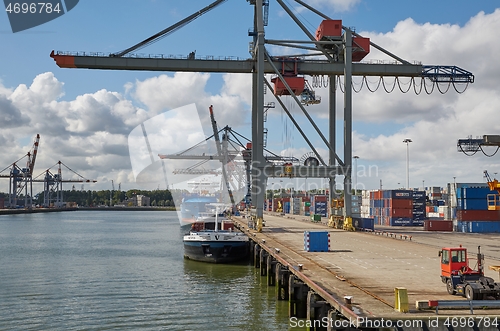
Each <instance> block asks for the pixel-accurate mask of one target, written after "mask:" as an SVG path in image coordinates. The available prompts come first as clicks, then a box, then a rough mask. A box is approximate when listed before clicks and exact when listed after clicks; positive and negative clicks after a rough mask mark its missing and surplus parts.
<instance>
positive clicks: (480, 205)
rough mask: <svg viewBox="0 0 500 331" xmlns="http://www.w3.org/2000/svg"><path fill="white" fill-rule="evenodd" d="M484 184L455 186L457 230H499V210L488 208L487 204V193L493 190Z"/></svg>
mask: <svg viewBox="0 0 500 331" xmlns="http://www.w3.org/2000/svg"><path fill="white" fill-rule="evenodd" d="M485 186H486V184H484V186H483V185H481V186H472V184H471V185H465V184H460V186H459V187H457V190H456V195H457V211H456V215H457V228H456V230H457V231H458V232H472V233H491V232H495V233H496V232H500V211H498V210H488V204H487V195H488V194H492V193H494V192H492V191H490V189H489V188H488V187H485Z"/></svg>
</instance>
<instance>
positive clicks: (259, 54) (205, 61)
mask: <svg viewBox="0 0 500 331" xmlns="http://www.w3.org/2000/svg"><path fill="white" fill-rule="evenodd" d="M247 1H248V2H249V3H250V5H252V6H254V26H253V29H252V30H251V31H249V36H250V37H251V38H252V44H251V45H252V46H251V54H252V58H251V59H232V58H213V57H211V58H196V57H194V56H188V57H187V58H174V57H171V58H169V57H164V56H149V57H137V56H134V55H129V56H122V57H113V56H109V54H104V53H65V52H55V51H52V53H51V57H52V58H53V59H54V60H55V61H56V64H57V65H58V66H59V67H61V68H87V69H107V70H109V69H111V70H149V71H188V72H225V73H249V74H251V75H252V151H251V184H252V185H251V189H252V204H253V206H254V207H255V216H256V220H257V223H258V224H259V223H260V224H262V221H263V205H264V197H265V196H264V195H265V191H266V190H265V188H266V182H267V178H268V177H281V176H287V177H308V178H310V177H323V178H328V179H330V184H329V192H330V198H331V199H333V198H334V196H333V192H334V187H335V177H336V176H337V175H341V176H343V177H344V179H343V187H344V192H345V205H346V206H351V194H350V192H351V171H352V140H351V137H352V90H351V88H345V89H344V97H343V98H344V110H343V121H344V132H343V147H344V148H343V150H344V154H343V157H342V158H341V157H340V156H339V155H338V154H337V152H336V146H337V141H336V138H335V136H336V132H335V127H336V126H335V124H336V112H337V111H336V108H335V107H336V106H335V101H336V89H335V87H336V77H337V76H343V81H344V84H343V85H344V86H346V87H351V86H352V76H363V77H365V76H380V77H385V76H392V77H414V78H415V77H420V78H423V79H429V80H431V81H432V82H433V83H435V84H438V83H443V82H445V83H449V84H453V85H454V86H455V84H463V83H466V84H469V83H472V82H474V76H473V75H472V74H471V73H470V72H468V71H466V70H463V69H460V68H457V67H455V66H423V65H421V64H411V63H410V62H408V61H406V60H404V59H402V58H400V57H398V56H396V55H394V54H392V53H390V52H389V51H387V50H385V49H383V48H382V47H380V46H379V45H377V44H375V43H373V42H372V41H370V46H371V47H373V48H376V49H378V50H380V51H381V52H383V53H384V54H386V55H387V56H389V57H390V58H391V59H392V60H393V61H392V63H361V62H356V63H353V61H352V54H353V49H356V48H357V47H358V46H357V45H353V37H356V38H357V37H361V36H360V35H359V34H357V33H355V32H354V31H352V30H351V29H349V28H347V27H345V26H342V30H343V34H342V36H340V37H339V38H337V39H335V40H333V39H332V40H327V41H322V40H316V38H315V36H314V35H313V33H311V32H310V31H308V29H307V28H306V27H305V26H304V24H303V23H302V22H301V21H300V20H299V19H298V17H297V16H296V15H295V14H294V12H293V11H292V10H291V9H290V8H289V7H288V6H287V5H286V4H285V3H284V1H282V0H276V2H277V3H278V4H279V5H280V6H281V7H282V9H283V10H284V11H285V12H286V13H287V14H288V16H290V18H291V19H292V20H293V21H294V22H295V23H296V24H297V26H299V27H300V28H301V30H302V31H303V32H304V34H305V35H306V37H307V40H304V41H301V40H299V41H296V40H285V41H283V40H271V39H266V35H265V29H264V27H265V26H266V25H267V23H268V9H269V1H268V0H247ZM295 2H296V3H298V4H299V5H301V6H303V7H304V8H306V9H308V10H310V11H312V12H313V13H315V14H317V15H318V16H319V17H321V18H322V19H324V20H331V18H330V17H328V16H327V15H325V14H323V13H321V12H320V11H318V10H316V9H315V8H313V7H312V6H310V5H308V4H306V3H304V2H303V1H300V0H295ZM266 44H273V45H280V46H283V47H293V48H301V49H306V50H309V51H310V50H314V51H317V54H307V55H304V56H303V57H302V58H301V59H300V61H286V60H285V61H284V60H283V58H284V57H283V56H280V57H275V56H271V55H270V54H269V52H268V51H267V49H266ZM310 55H320V56H321V58H314V59H313V58H312V57H311V56H310ZM288 58H291V56H288ZM287 70H293V71H294V73H295V74H296V75H311V76H314V75H326V76H328V81H329V98H328V107H329V123H328V124H329V125H328V126H329V133H328V137H326V136H325V135H324V134H323V133H322V132H321V130H320V129H319V128H318V126H317V125H316V124H315V123H314V121H313V119H312V118H311V116H310V115H309V114H308V112H307V111H306V110H305V108H304V107H303V105H302V104H301V102H300V101H301V100H299V99H298V98H297V97H296V96H295V94H294V93H293V91H292V90H291V88H290V86H289V85H288V84H287V82H286V80H284V79H283V75H282V73H283V72H285V71H287ZM266 74H273V75H276V76H277V77H278V78H279V79H280V80H281V81H283V82H284V85H285V88H286V90H287V91H288V94H289V95H290V96H291V97H292V98H293V99H294V100H295V102H296V103H297V105H298V106H299V107H300V109H301V111H302V112H303V114H304V116H305V117H306V118H307V119H308V121H309V122H310V123H311V125H312V126H313V127H314V129H315V130H316V133H317V134H318V135H319V137H320V138H321V140H322V141H323V143H324V145H325V146H326V148H327V149H328V151H329V160H328V162H325V161H323V159H322V158H321V156H320V155H319V153H318V152H317V150H316V147H315V146H313V144H312V143H311V142H310V141H309V139H308V138H307V136H306V135H305V134H304V132H303V131H302V130H301V129H300V126H299V125H298V124H297V123H296V122H295V121H294V120H293V118H292V117H291V116H290V114H289V112H288V111H287V110H286V107H285V106H284V103H283V102H282V101H281V100H280V98H281V97H278V96H277V97H276V98H277V100H278V102H279V103H280V105H281V106H282V107H283V109H284V111H285V112H286V113H287V114H288V115H289V117H290V119H291V120H292V122H293V123H294V125H296V127H297V128H298V130H299V132H300V133H301V135H302V136H303V138H304V140H305V141H306V142H307V144H308V145H309V146H310V147H311V150H312V151H313V153H314V154H315V155H316V157H317V158H318V160H319V165H317V166H316V165H309V166H304V165H293V166H291V167H290V166H284V165H276V164H273V163H270V162H268V161H267V160H266V158H265V157H264V145H265V134H264V133H265V126H264V122H265V104H264V91H265V86H266V85H267V86H268V87H270V84H269V82H268V81H267V80H266V78H265V75H266ZM344 216H345V217H346V218H350V217H351V210H350V208H345V215H344Z"/></svg>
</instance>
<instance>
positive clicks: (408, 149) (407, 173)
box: [403, 138, 412, 190]
mask: <svg viewBox="0 0 500 331" xmlns="http://www.w3.org/2000/svg"><path fill="white" fill-rule="evenodd" d="M403 142H404V143H406V189H407V190H408V189H409V188H410V143H411V142H412V140H411V139H410V138H406V139H405V140H403Z"/></svg>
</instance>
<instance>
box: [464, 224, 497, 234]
mask: <svg viewBox="0 0 500 331" xmlns="http://www.w3.org/2000/svg"><path fill="white" fill-rule="evenodd" d="M457 231H458V232H466V233H500V221H499V222H497V221H471V222H465V221H458V222H457Z"/></svg>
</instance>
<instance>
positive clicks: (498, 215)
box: [457, 210, 500, 221]
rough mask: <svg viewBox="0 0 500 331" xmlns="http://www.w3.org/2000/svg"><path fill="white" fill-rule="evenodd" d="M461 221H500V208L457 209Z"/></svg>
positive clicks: (458, 218)
mask: <svg viewBox="0 0 500 331" xmlns="http://www.w3.org/2000/svg"><path fill="white" fill-rule="evenodd" d="M457 220H459V221H500V210H457Z"/></svg>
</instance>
